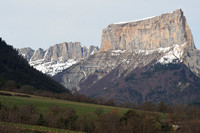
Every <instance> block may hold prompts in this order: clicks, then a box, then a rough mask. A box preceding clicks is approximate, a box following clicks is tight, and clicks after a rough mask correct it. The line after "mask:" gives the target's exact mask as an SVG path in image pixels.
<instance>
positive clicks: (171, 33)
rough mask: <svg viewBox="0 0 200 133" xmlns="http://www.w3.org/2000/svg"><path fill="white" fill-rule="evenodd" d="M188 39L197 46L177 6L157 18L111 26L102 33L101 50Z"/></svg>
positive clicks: (149, 46) (164, 44)
mask: <svg viewBox="0 0 200 133" xmlns="http://www.w3.org/2000/svg"><path fill="white" fill-rule="evenodd" d="M185 42H187V44H188V45H189V46H190V47H191V48H195V46H194V41H193V37H192V34H191V31H190V28H189V26H188V24H187V22H186V18H185V16H184V15H183V12H182V10H181V9H178V10H176V11H174V12H172V13H167V14H163V15H161V16H157V17H152V18H147V19H143V20H138V21H133V22H121V23H115V24H111V25H109V26H108V27H107V28H105V29H104V30H103V33H102V42H101V51H107V50H109V49H112V50H116V49H120V50H128V49H129V50H130V49H142V50H150V49H156V48H160V47H169V46H172V45H175V44H178V45H182V44H183V43H185Z"/></svg>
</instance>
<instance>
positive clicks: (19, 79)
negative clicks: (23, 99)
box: [0, 39, 70, 93]
mask: <svg viewBox="0 0 200 133" xmlns="http://www.w3.org/2000/svg"><path fill="white" fill-rule="evenodd" d="M0 68H1V69H0V87H1V89H8V88H10V86H12V87H13V88H12V87H11V88H10V89H23V88H24V89H25V90H24V91H27V92H29V91H34V90H43V91H50V92H55V93H62V92H67V93H70V91H69V90H67V89H65V88H64V87H63V86H62V85H60V84H59V83H57V82H55V81H54V80H52V79H50V78H49V77H47V76H46V75H44V74H42V73H41V72H39V71H37V70H35V69H34V68H32V67H30V66H29V64H28V63H27V61H26V60H25V59H24V58H23V57H22V56H19V55H18V52H17V51H16V50H14V49H13V47H12V46H8V45H7V44H6V42H5V41H3V40H2V39H0ZM7 86H9V87H7ZM26 87H27V88H29V89H30V88H32V89H31V90H26Z"/></svg>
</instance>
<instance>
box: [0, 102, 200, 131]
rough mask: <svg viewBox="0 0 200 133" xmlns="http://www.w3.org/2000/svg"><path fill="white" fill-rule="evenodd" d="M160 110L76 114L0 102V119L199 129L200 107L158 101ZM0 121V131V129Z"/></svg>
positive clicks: (78, 127) (76, 126) (83, 126)
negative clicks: (171, 104)
mask: <svg viewBox="0 0 200 133" xmlns="http://www.w3.org/2000/svg"><path fill="white" fill-rule="evenodd" d="M158 106H160V107H159V109H160V111H161V112H155V111H146V109H143V110H128V111H127V112H126V113H125V114H123V115H121V114H119V112H118V110H117V109H114V110H113V111H111V112H110V113H107V114H105V113H104V110H103V108H97V109H96V110H95V111H94V112H93V113H83V114H77V113H76V111H75V110H74V109H73V108H66V107H59V106H52V107H50V108H49V109H48V111H47V112H46V113H45V114H41V113H39V111H38V108H37V107H36V106H34V105H24V106H5V105H3V104H2V103H0V121H1V122H12V123H21V124H29V125H40V126H47V127H53V128H61V129H69V130H74V131H83V132H87V133H199V132H200V109H199V108H196V107H185V106H182V105H177V106H167V105H165V104H164V103H160V105H158ZM163 109H164V110H165V111H164V110H163ZM4 129H5V128H3V127H2V125H1V124H0V132H2V133H3V132H4ZM10 130H11V129H10Z"/></svg>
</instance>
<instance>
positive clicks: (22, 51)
mask: <svg viewBox="0 0 200 133" xmlns="http://www.w3.org/2000/svg"><path fill="white" fill-rule="evenodd" d="M18 52H19V54H21V55H22V56H23V57H24V58H25V59H26V60H28V61H29V60H30V59H31V57H32V56H33V54H34V52H35V51H34V50H33V49H31V48H22V49H18Z"/></svg>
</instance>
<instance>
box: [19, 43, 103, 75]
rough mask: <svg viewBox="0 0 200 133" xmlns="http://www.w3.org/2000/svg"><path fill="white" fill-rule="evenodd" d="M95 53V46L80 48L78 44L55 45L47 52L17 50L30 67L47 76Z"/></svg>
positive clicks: (27, 49)
mask: <svg viewBox="0 0 200 133" xmlns="http://www.w3.org/2000/svg"><path fill="white" fill-rule="evenodd" d="M97 51H99V48H98V47H97V46H90V47H84V46H81V43H80V42H69V43H67V42H64V43H60V44H55V45H54V46H51V47H50V48H49V49H47V50H43V49H41V48H39V49H38V50H33V49H31V48H21V49H18V52H19V54H20V55H22V56H23V57H24V58H25V59H26V60H27V61H28V62H29V64H30V65H31V66H33V67H34V68H36V69H37V70H39V71H41V72H43V73H44V74H47V75H49V76H53V75H55V74H57V73H59V72H61V71H63V70H64V69H66V68H68V67H70V66H71V65H73V64H76V63H77V62H79V61H80V60H82V59H84V58H86V57H88V56H89V55H91V54H94V53H96V52H97Z"/></svg>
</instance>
